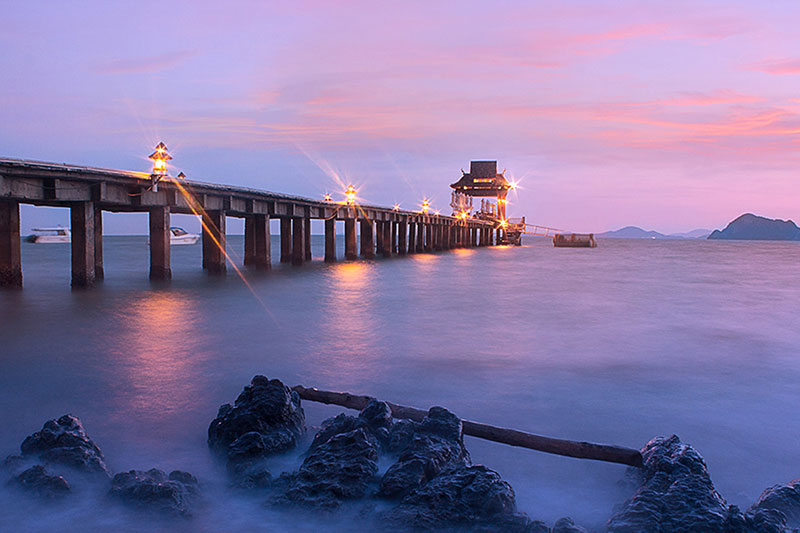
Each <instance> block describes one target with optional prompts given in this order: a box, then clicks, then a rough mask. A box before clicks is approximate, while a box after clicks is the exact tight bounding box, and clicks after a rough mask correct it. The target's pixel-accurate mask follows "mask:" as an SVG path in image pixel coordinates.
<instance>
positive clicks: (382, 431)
mask: <svg viewBox="0 0 800 533" xmlns="http://www.w3.org/2000/svg"><path fill="white" fill-rule="evenodd" d="M358 428H363V429H364V430H365V431H366V432H367V433H369V434H370V435H372V437H374V438H375V439H376V440H377V441H378V443H379V444H381V446H386V445H387V444H388V442H389V435H390V430H391V428H392V410H391V409H390V408H389V405H388V404H387V403H386V402H379V401H377V400H370V402H369V403H368V404H367V406H366V407H365V408H364V409H363V410H362V411H361V412H360V413H359V414H358V416H349V415H346V414H344V413H341V414H339V415H337V416H335V417H333V418H329V419H327V420H325V421H323V422H322V427H321V428H320V430H319V431H318V432H317V434H316V435H314V440H313V441H312V442H311V446H310V447H309V452H311V451H313V450H315V449H316V448H317V447H318V446H320V445H321V444H324V443H326V442H327V441H328V440H330V438H331V437H333V436H335V435H339V434H342V433H349V432H350V431H353V430H354V429H358Z"/></svg>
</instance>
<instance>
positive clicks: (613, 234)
mask: <svg viewBox="0 0 800 533" xmlns="http://www.w3.org/2000/svg"><path fill="white" fill-rule="evenodd" d="M709 233H711V230H710V229H695V230H692V231H687V232H685V233H670V234H664V233H659V232H657V231H652V230H651V231H647V230H644V229H642V228H640V227H638V226H625V227H624V228H620V229H618V230H614V231H606V232H605V233H598V234H597V237H602V238H605V239H704V238H706V237H707V236H708V234H709Z"/></svg>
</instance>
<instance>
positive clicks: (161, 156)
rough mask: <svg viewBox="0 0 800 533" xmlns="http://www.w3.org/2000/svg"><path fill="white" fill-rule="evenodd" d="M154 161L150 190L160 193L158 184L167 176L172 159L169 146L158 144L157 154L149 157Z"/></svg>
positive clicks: (154, 153)
mask: <svg viewBox="0 0 800 533" xmlns="http://www.w3.org/2000/svg"><path fill="white" fill-rule="evenodd" d="M148 158H149V159H152V160H153V173H152V174H150V188H151V190H152V191H153V192H158V182H159V181H161V178H163V177H164V176H166V175H167V161H170V160H171V159H172V156H171V155H169V151H168V150H167V145H166V144H164V143H163V142H160V143H158V145H157V146H156V150H155V152H153V153H152V154H150V155H149V156H148Z"/></svg>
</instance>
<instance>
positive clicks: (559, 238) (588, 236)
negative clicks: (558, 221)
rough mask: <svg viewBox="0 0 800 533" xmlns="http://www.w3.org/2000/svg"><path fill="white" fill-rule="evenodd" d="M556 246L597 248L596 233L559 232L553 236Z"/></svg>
mask: <svg viewBox="0 0 800 533" xmlns="http://www.w3.org/2000/svg"><path fill="white" fill-rule="evenodd" d="M553 246H555V247H556V248H597V241H596V240H595V238H594V233H558V234H556V235H554V236H553Z"/></svg>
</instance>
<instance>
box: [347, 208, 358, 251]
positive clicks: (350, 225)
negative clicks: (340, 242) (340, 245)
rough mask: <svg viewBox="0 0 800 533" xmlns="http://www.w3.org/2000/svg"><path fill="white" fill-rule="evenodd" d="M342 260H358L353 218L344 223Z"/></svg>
mask: <svg viewBox="0 0 800 533" xmlns="http://www.w3.org/2000/svg"><path fill="white" fill-rule="evenodd" d="M344 258H345V259H357V258H358V249H357V246H356V221H355V219H353V218H348V219H345V221H344Z"/></svg>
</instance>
